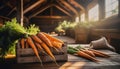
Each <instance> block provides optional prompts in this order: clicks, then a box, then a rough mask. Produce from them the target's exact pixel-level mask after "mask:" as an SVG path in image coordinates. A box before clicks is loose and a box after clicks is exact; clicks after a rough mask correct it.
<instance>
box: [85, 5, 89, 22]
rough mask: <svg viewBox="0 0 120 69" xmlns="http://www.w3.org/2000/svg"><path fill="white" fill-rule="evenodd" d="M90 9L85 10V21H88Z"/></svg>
mask: <svg viewBox="0 0 120 69" xmlns="http://www.w3.org/2000/svg"><path fill="white" fill-rule="evenodd" d="M88 11H89V10H88V8H87V7H86V8H85V21H88Z"/></svg>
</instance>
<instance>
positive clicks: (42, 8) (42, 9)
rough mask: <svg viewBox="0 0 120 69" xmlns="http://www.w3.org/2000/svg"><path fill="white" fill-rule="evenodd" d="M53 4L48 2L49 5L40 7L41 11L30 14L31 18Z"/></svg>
mask: <svg viewBox="0 0 120 69" xmlns="http://www.w3.org/2000/svg"><path fill="white" fill-rule="evenodd" d="M51 6H53V4H48V5H46V6H44V7H42V8H41V9H39V11H37V12H35V13H33V14H32V15H30V16H29V17H28V18H29V19H31V18H32V17H34V16H36V15H38V14H40V13H41V12H43V11H44V10H46V9H47V8H49V7H51Z"/></svg>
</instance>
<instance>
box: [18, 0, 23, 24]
mask: <svg viewBox="0 0 120 69" xmlns="http://www.w3.org/2000/svg"><path fill="white" fill-rule="evenodd" d="M17 21H18V23H20V24H21V25H22V26H23V0H17Z"/></svg>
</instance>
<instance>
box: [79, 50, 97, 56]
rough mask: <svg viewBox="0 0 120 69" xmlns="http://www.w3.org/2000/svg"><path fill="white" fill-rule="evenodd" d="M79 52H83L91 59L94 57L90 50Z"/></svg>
mask: <svg viewBox="0 0 120 69" xmlns="http://www.w3.org/2000/svg"><path fill="white" fill-rule="evenodd" d="M81 51H83V52H84V53H86V54H88V55H90V56H92V57H95V54H94V53H93V52H92V51H90V50H82V49H81Z"/></svg>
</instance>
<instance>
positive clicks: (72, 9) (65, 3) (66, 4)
mask: <svg viewBox="0 0 120 69" xmlns="http://www.w3.org/2000/svg"><path fill="white" fill-rule="evenodd" d="M59 1H60V2H61V3H63V4H64V5H65V6H67V7H68V8H69V9H70V10H71V11H72V12H74V13H75V15H78V12H77V10H76V9H75V8H73V7H72V6H71V5H70V4H68V3H67V2H66V1H65V0H59Z"/></svg>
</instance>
